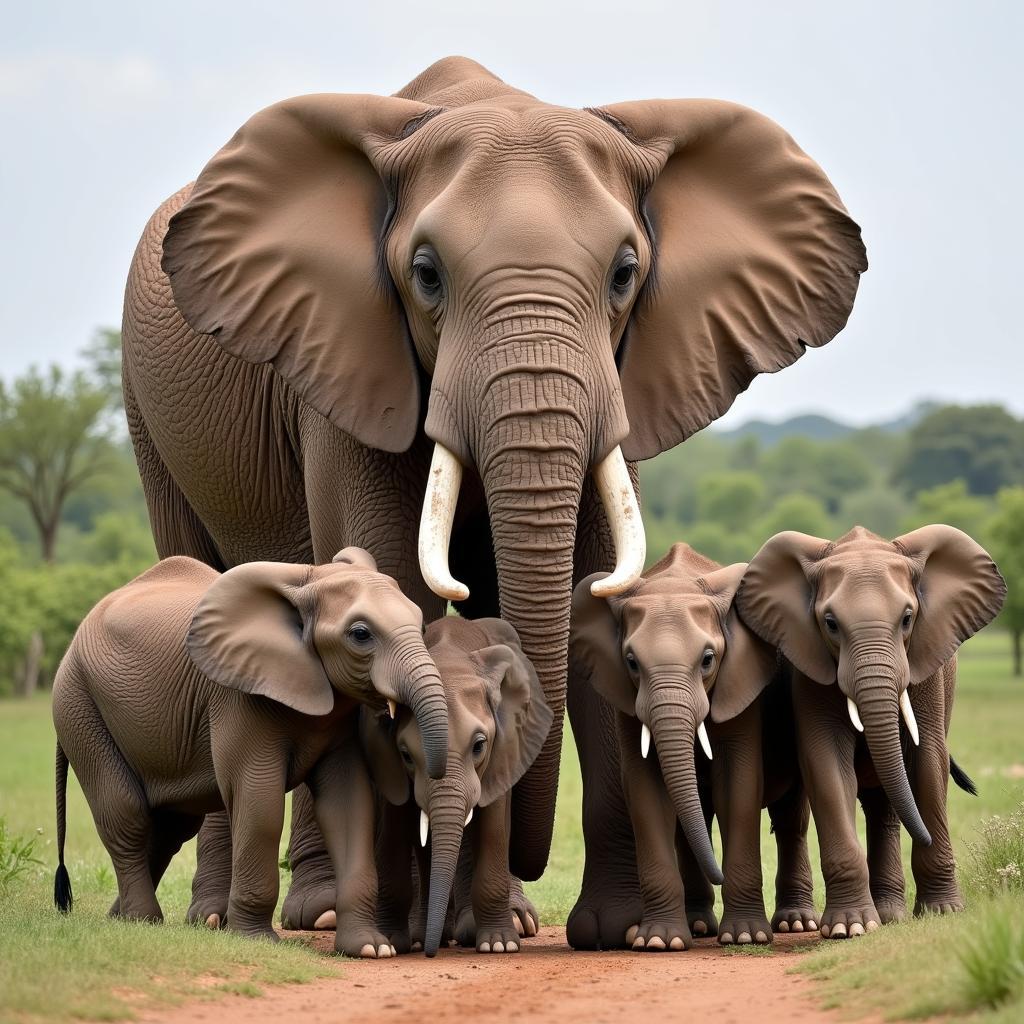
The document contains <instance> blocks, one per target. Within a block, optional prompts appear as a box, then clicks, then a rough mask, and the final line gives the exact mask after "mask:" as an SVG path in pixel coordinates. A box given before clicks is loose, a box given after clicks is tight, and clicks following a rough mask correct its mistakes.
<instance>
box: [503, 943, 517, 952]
mask: <svg viewBox="0 0 1024 1024" xmlns="http://www.w3.org/2000/svg"><path fill="white" fill-rule="evenodd" d="M505 952H506V953H518V952H519V943H518V942H510V943H509V944H508V945H507V946H506V947H505Z"/></svg>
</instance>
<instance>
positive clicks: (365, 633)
mask: <svg viewBox="0 0 1024 1024" xmlns="http://www.w3.org/2000/svg"><path fill="white" fill-rule="evenodd" d="M348 638H349V640H351V641H352V643H353V644H355V645H356V647H367V646H369V644H370V643H371V642H372V641H373V633H371V632H370V627H369V626H367V625H366V623H365V622H357V623H355V625H353V626H350V627H349V630H348Z"/></svg>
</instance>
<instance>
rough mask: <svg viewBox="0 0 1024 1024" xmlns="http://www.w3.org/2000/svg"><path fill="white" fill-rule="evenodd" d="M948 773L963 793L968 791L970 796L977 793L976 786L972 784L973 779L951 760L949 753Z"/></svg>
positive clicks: (951, 756)
mask: <svg viewBox="0 0 1024 1024" xmlns="http://www.w3.org/2000/svg"><path fill="white" fill-rule="evenodd" d="M949 774H950V775H951V776H952V778H953V781H954V782H955V783H956V784H957V785H958V786H959V787H960V788H961V789H962V790H963V791H964V792H965V793H970V794H971V796H977V795H978V787H977V786H976V785H975V784H974V779H972V778H971V777H970V775H968V774H967V772H965V771H964V770H963V768H961V767H960V765H958V764H957V763H956V761H954V760H953V755H952V754H950V755H949Z"/></svg>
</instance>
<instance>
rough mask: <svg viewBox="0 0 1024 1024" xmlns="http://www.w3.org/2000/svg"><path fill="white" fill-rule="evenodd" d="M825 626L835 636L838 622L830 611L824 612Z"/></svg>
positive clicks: (837, 630)
mask: <svg viewBox="0 0 1024 1024" xmlns="http://www.w3.org/2000/svg"><path fill="white" fill-rule="evenodd" d="M825 628H826V629H827V630H828V631H829V632H830V633H831V634H832V635H833V636H835V635H836V634H837V633H838V632H839V623H838V622H836V617H835V616H834V615H833V614H832V613H831V612H825Z"/></svg>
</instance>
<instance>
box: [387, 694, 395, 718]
mask: <svg viewBox="0 0 1024 1024" xmlns="http://www.w3.org/2000/svg"><path fill="white" fill-rule="evenodd" d="M395 707H396V705H395V702H394V701H393V700H392V699H391V698H390V697H389V698H388V714H389V715H390V716H391V718H392V719H394V717H395Z"/></svg>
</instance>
